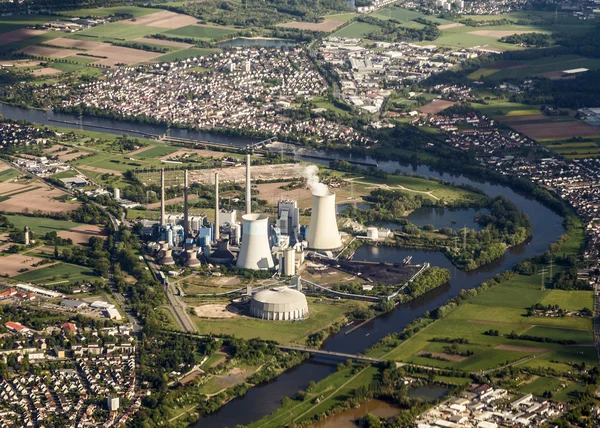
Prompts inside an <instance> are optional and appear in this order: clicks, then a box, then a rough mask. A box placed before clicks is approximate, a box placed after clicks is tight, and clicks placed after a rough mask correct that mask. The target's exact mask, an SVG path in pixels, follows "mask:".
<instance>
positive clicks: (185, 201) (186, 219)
mask: <svg viewBox="0 0 600 428" xmlns="http://www.w3.org/2000/svg"><path fill="white" fill-rule="evenodd" d="M189 233H190V216H189V209H188V170H187V169H186V170H185V171H184V172H183V239H184V241H183V242H184V243H185V240H186V239H188V238H189V236H188V235H189Z"/></svg>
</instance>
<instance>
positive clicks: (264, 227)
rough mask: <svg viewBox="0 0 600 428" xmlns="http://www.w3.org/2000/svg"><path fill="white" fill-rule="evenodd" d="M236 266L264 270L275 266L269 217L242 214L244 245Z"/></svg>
mask: <svg viewBox="0 0 600 428" xmlns="http://www.w3.org/2000/svg"><path fill="white" fill-rule="evenodd" d="M236 266H237V267H239V268H242V269H253V270H264V269H271V268H273V266H275V263H273V255H272V254H271V246H270V245H269V217H267V216H266V215H264V214H245V215H243V216H242V246H241V247H240V253H239V254H238V259H237V263H236Z"/></svg>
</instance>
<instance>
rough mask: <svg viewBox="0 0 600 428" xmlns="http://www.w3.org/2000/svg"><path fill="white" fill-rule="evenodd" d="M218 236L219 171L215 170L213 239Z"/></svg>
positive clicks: (217, 238) (216, 239)
mask: <svg viewBox="0 0 600 428" xmlns="http://www.w3.org/2000/svg"><path fill="white" fill-rule="evenodd" d="M219 238H220V236H219V173H218V172H215V241H218V240H219Z"/></svg>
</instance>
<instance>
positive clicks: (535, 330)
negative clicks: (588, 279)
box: [378, 275, 595, 371]
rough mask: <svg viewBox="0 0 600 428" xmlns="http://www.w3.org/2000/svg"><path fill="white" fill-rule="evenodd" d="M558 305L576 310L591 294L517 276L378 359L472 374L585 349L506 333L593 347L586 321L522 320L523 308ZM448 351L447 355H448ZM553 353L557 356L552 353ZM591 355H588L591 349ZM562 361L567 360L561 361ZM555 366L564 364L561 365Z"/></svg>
mask: <svg viewBox="0 0 600 428" xmlns="http://www.w3.org/2000/svg"><path fill="white" fill-rule="evenodd" d="M517 296H518V297H517ZM558 300H560V301H561V302H564V303H562V305H561V307H562V306H563V305H564V306H565V308H566V307H567V306H568V307H570V308H572V307H575V306H579V305H581V304H590V303H591V294H590V292H580V291H562V290H547V289H541V288H540V278H538V277H537V276H524V275H516V276H515V277H514V278H512V279H511V280H509V281H506V282H504V283H502V284H498V285H495V286H493V287H491V288H489V289H487V290H485V291H483V292H480V293H479V294H478V295H477V296H475V297H473V298H471V299H470V300H469V301H468V302H466V303H463V304H462V305H461V306H459V307H458V308H456V309H455V310H454V311H452V312H451V313H450V314H449V315H448V316H446V317H445V318H444V319H443V320H440V321H436V322H433V323H432V324H430V325H429V326H427V327H425V328H423V329H422V330H421V331H420V332H419V333H417V334H416V335H414V336H412V337H411V338H409V339H407V340H406V341H404V342H403V343H401V344H399V346H397V347H396V348H393V349H391V350H389V351H388V352H387V353H385V354H383V355H382V354H381V353H378V355H379V356H383V357H384V358H391V359H394V360H398V361H404V362H409V363H414V364H421V365H428V366H434V367H453V368H460V369H463V370H467V371H476V370H484V369H491V368H495V367H498V366H502V365H505V364H507V363H511V362H516V361H519V360H522V359H525V358H526V357H531V356H534V355H537V357H536V358H534V359H531V360H529V361H528V362H526V363H524V364H529V363H531V362H535V363H534V364H537V361H538V360H539V359H541V358H544V357H546V356H548V355H554V356H556V355H561V354H560V352H561V351H563V352H571V351H569V350H572V349H575V350H579V349H585V348H579V347H576V346H570V347H564V348H560V349H557V348H559V347H560V345H559V344H556V343H545V342H537V341H527V340H520V339H509V338H508V337H507V335H509V334H511V333H516V334H518V335H523V334H526V335H529V336H536V337H544V338H549V339H552V340H556V341H559V340H575V341H576V342H577V343H581V344H587V343H592V342H593V334H592V322H591V319H589V318H578V317H565V318H551V317H536V316H531V317H528V316H526V308H527V307H529V306H531V305H533V304H535V303H538V302H556V301H558ZM559 304H560V303H559ZM489 330H497V331H498V335H497V336H496V335H487V334H485V332H486V331H489ZM445 338H450V339H449V340H450V344H452V342H453V341H452V338H456V339H457V338H462V339H466V340H468V343H461V344H459V345H458V346H457V347H456V346H453V347H452V348H450V347H449V343H446V342H445V341H441V342H440V341H439V340H441V339H445ZM449 349H452V352H450V351H449ZM553 349H556V350H554V351H552V350H553ZM590 349H592V351H593V348H590ZM456 351H457V352H458V353H457V352H456ZM549 351H550V352H549ZM594 352H595V351H594ZM469 353H471V355H469ZM580 355H582V358H584V359H586V360H587V359H589V358H590V356H589V355H588V354H585V353H584V354H580ZM591 355H592V356H593V355H595V354H594V353H592V354H591ZM594 358H595V357H594ZM557 360H560V358H557ZM565 361H567V362H568V361H570V360H569V359H565ZM557 365H558V366H564V365H565V364H564V363H562V362H561V363H557ZM567 367H569V366H568V365H567ZM563 368H564V367H561V369H563Z"/></svg>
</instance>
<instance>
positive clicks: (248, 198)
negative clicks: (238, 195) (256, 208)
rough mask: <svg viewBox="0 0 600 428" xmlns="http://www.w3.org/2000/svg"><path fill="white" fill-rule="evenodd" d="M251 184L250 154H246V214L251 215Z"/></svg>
mask: <svg viewBox="0 0 600 428" xmlns="http://www.w3.org/2000/svg"><path fill="white" fill-rule="evenodd" d="M251 187H252V183H251V182H250V152H248V153H246V214H250V213H252V190H251Z"/></svg>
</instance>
